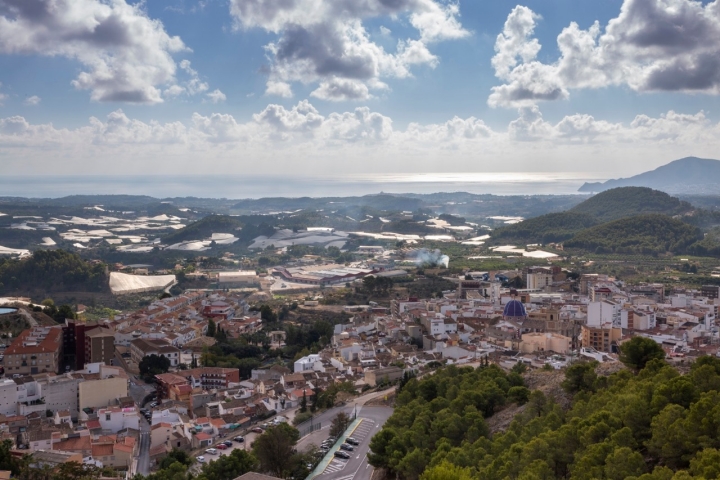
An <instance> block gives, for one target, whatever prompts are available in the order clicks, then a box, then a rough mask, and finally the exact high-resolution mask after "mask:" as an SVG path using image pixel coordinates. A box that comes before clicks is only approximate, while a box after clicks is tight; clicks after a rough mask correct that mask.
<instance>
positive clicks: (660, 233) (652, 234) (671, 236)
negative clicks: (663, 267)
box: [565, 214, 703, 254]
mask: <svg viewBox="0 0 720 480" xmlns="http://www.w3.org/2000/svg"><path fill="white" fill-rule="evenodd" d="M702 238H703V237H702V233H701V232H700V229H699V228H697V227H694V226H692V225H688V224H687V223H684V222H681V221H680V220H676V219H674V218H671V217H668V216H666V215H660V214H647V215H636V216H634V217H626V218H622V219H620V220H615V221H612V222H608V223H603V224H602V225H598V226H595V227H592V228H588V229H586V230H583V231H582V232H580V233H578V234H577V235H575V236H574V237H573V238H571V239H570V240H568V241H566V242H565V247H566V248H582V249H584V250H589V251H593V252H596V253H626V254H653V253H666V252H674V253H684V252H686V251H687V249H688V247H689V246H690V245H692V244H693V243H695V242H697V241H698V240H701V239H702Z"/></svg>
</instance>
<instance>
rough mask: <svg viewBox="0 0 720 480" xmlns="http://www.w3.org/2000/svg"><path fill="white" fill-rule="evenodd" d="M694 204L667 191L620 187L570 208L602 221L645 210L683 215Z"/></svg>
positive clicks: (691, 208) (646, 211)
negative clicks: (672, 195)
mask: <svg viewBox="0 0 720 480" xmlns="http://www.w3.org/2000/svg"><path fill="white" fill-rule="evenodd" d="M693 210H694V208H693V206H692V205H690V204H689V203H687V202H683V201H682V200H680V199H678V198H675V197H671V196H670V195H668V194H667V193H665V192H660V191H658V190H653V189H651V188H646V187H620V188H613V189H612V190H606V191H604V192H602V193H598V194H597V195H595V196H593V197H590V198H589V199H587V200H585V201H584V202H582V203H580V204H579V205H576V206H575V207H573V208H571V209H570V210H569V211H571V212H575V213H585V214H588V215H592V216H593V217H595V218H596V219H597V220H598V221H600V222H607V221H610V220H616V219H618V218H623V217H629V216H631V215H639V214H644V213H663V214H665V215H681V214H684V213H688V212H692V211H693Z"/></svg>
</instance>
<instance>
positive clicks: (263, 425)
mask: <svg viewBox="0 0 720 480" xmlns="http://www.w3.org/2000/svg"><path fill="white" fill-rule="evenodd" d="M269 426H270V424H269V423H263V424H262V425H260V428H262V429H263V430H267V428H268V427H269Z"/></svg>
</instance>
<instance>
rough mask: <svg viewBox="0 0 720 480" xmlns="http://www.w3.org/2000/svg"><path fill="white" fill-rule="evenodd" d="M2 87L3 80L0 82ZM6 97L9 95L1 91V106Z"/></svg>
mask: <svg viewBox="0 0 720 480" xmlns="http://www.w3.org/2000/svg"><path fill="white" fill-rule="evenodd" d="M0 88H2V82H0ZM6 98H7V95H5V94H4V93H2V92H0V107H2V106H3V100H5V99H6Z"/></svg>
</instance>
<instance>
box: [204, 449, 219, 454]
mask: <svg viewBox="0 0 720 480" xmlns="http://www.w3.org/2000/svg"><path fill="white" fill-rule="evenodd" d="M205 453H207V454H208V455H217V454H218V451H217V450H215V449H214V448H208V449H207V450H205Z"/></svg>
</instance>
